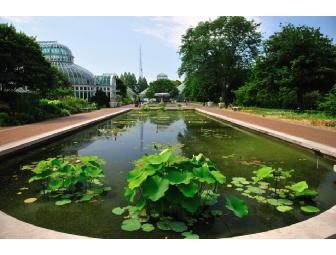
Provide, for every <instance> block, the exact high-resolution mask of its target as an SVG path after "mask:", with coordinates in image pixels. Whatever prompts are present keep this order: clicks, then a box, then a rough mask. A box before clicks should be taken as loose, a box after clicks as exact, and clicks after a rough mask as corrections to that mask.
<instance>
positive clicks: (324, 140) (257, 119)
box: [194, 105, 336, 157]
mask: <svg viewBox="0 0 336 255" xmlns="http://www.w3.org/2000/svg"><path fill="white" fill-rule="evenodd" d="M194 108H195V109H200V110H202V111H206V112H209V113H212V114H217V115H220V116H223V117H226V118H230V119H233V120H237V121H241V122H245V123H247V124H250V125H255V126H259V127H261V128H266V129H269V130H273V131H276V132H281V133H284V134H287V135H290V136H292V137H297V138H300V139H304V140H307V141H311V142H313V143H318V144H321V145H324V146H327V147H329V148H334V150H335V151H336V132H335V131H332V130H326V129H321V128H317V127H313V126H308V125H300V124H296V123H291V122H288V121H285V120H275V119H269V118H264V117H261V116H257V115H252V114H248V113H243V112H237V111H230V110H226V109H220V108H218V107H202V106H198V105H197V106H196V105H195V106H194ZM265 133H266V132H265ZM279 138H280V137H279ZM284 140H286V139H284ZM287 141H290V139H288V140H287ZM290 142H293V141H290ZM298 144H299V143H298ZM305 147H306V146H305ZM321 151H322V150H321ZM334 156H335V157H336V154H335V155H334Z"/></svg>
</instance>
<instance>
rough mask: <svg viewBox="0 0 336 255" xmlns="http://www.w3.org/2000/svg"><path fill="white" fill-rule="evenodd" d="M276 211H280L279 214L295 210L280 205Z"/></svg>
mask: <svg viewBox="0 0 336 255" xmlns="http://www.w3.org/2000/svg"><path fill="white" fill-rule="evenodd" d="M276 209H277V210H278V211H279V212H288V211H290V210H292V209H293V207H291V206H287V205H279V206H277V207H276Z"/></svg>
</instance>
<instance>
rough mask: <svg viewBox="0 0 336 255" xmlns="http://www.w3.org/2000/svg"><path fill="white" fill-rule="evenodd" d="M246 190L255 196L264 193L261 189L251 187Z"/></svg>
mask: <svg viewBox="0 0 336 255" xmlns="http://www.w3.org/2000/svg"><path fill="white" fill-rule="evenodd" d="M247 190H248V191H250V192H251V193H255V194H263V193H265V192H266V191H265V190H263V189H260V188H258V187H253V186H249V187H247Z"/></svg>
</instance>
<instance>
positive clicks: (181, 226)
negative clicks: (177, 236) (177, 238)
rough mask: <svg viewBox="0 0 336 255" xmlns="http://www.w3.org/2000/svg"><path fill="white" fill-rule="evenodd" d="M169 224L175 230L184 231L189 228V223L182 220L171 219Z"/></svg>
mask: <svg viewBox="0 0 336 255" xmlns="http://www.w3.org/2000/svg"><path fill="white" fill-rule="evenodd" d="M169 225H170V228H171V230H173V231H174V232H184V231H186V230H187V229H188V227H187V225H186V224H185V223H184V222H182V221H170V222H169Z"/></svg>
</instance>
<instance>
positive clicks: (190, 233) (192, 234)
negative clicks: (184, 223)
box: [181, 231, 199, 239]
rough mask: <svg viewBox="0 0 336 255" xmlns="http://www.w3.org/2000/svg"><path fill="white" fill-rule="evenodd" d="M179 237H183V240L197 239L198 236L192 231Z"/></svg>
mask: <svg viewBox="0 0 336 255" xmlns="http://www.w3.org/2000/svg"><path fill="white" fill-rule="evenodd" d="M181 235H182V236H184V237H185V239H199V235H197V234H194V233H193V232H192V231H189V232H183V233H182V234H181Z"/></svg>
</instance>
